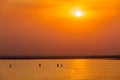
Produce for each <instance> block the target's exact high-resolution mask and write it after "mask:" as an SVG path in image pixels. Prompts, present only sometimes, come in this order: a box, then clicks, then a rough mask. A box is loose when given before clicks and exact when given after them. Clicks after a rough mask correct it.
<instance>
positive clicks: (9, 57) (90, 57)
mask: <svg viewBox="0 0 120 80" xmlns="http://www.w3.org/2000/svg"><path fill="white" fill-rule="evenodd" d="M29 59H117V60H120V55H115V56H0V60H29Z"/></svg>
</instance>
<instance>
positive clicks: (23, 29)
mask: <svg viewBox="0 0 120 80" xmlns="http://www.w3.org/2000/svg"><path fill="white" fill-rule="evenodd" d="M76 8H79V9H80V10H81V11H83V12H84V14H85V15H84V16H82V17H75V16H73V15H72V12H73V11H74V10H75V9H76ZM119 30H120V1H119V0H99V1H98V0H0V56H1V55H5V56H7V55H11V56H13V55H18V56H19V55H25V56H32V55H38V56H39V55H40V56H44V55H45V56H49V55H50V56H56V55H59V56H60V55H67V56H69V55H117V54H120V31H119Z"/></svg>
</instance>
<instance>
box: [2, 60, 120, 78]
mask: <svg viewBox="0 0 120 80" xmlns="http://www.w3.org/2000/svg"><path fill="white" fill-rule="evenodd" d="M10 64H11V65H10ZM57 64H58V65H57ZM61 64H62V66H61ZM0 80H120V60H107V59H53V60H52V59H46V60H45V59H43V60H39V59H38V60H0Z"/></svg>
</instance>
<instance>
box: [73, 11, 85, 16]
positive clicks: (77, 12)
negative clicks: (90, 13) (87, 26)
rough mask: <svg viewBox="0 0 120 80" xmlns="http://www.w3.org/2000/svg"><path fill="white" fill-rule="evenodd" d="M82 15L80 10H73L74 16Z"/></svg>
mask: <svg viewBox="0 0 120 80" xmlns="http://www.w3.org/2000/svg"><path fill="white" fill-rule="evenodd" d="M82 15H83V13H82V11H79V10H78V11H75V16H76V17H81V16H82Z"/></svg>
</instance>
